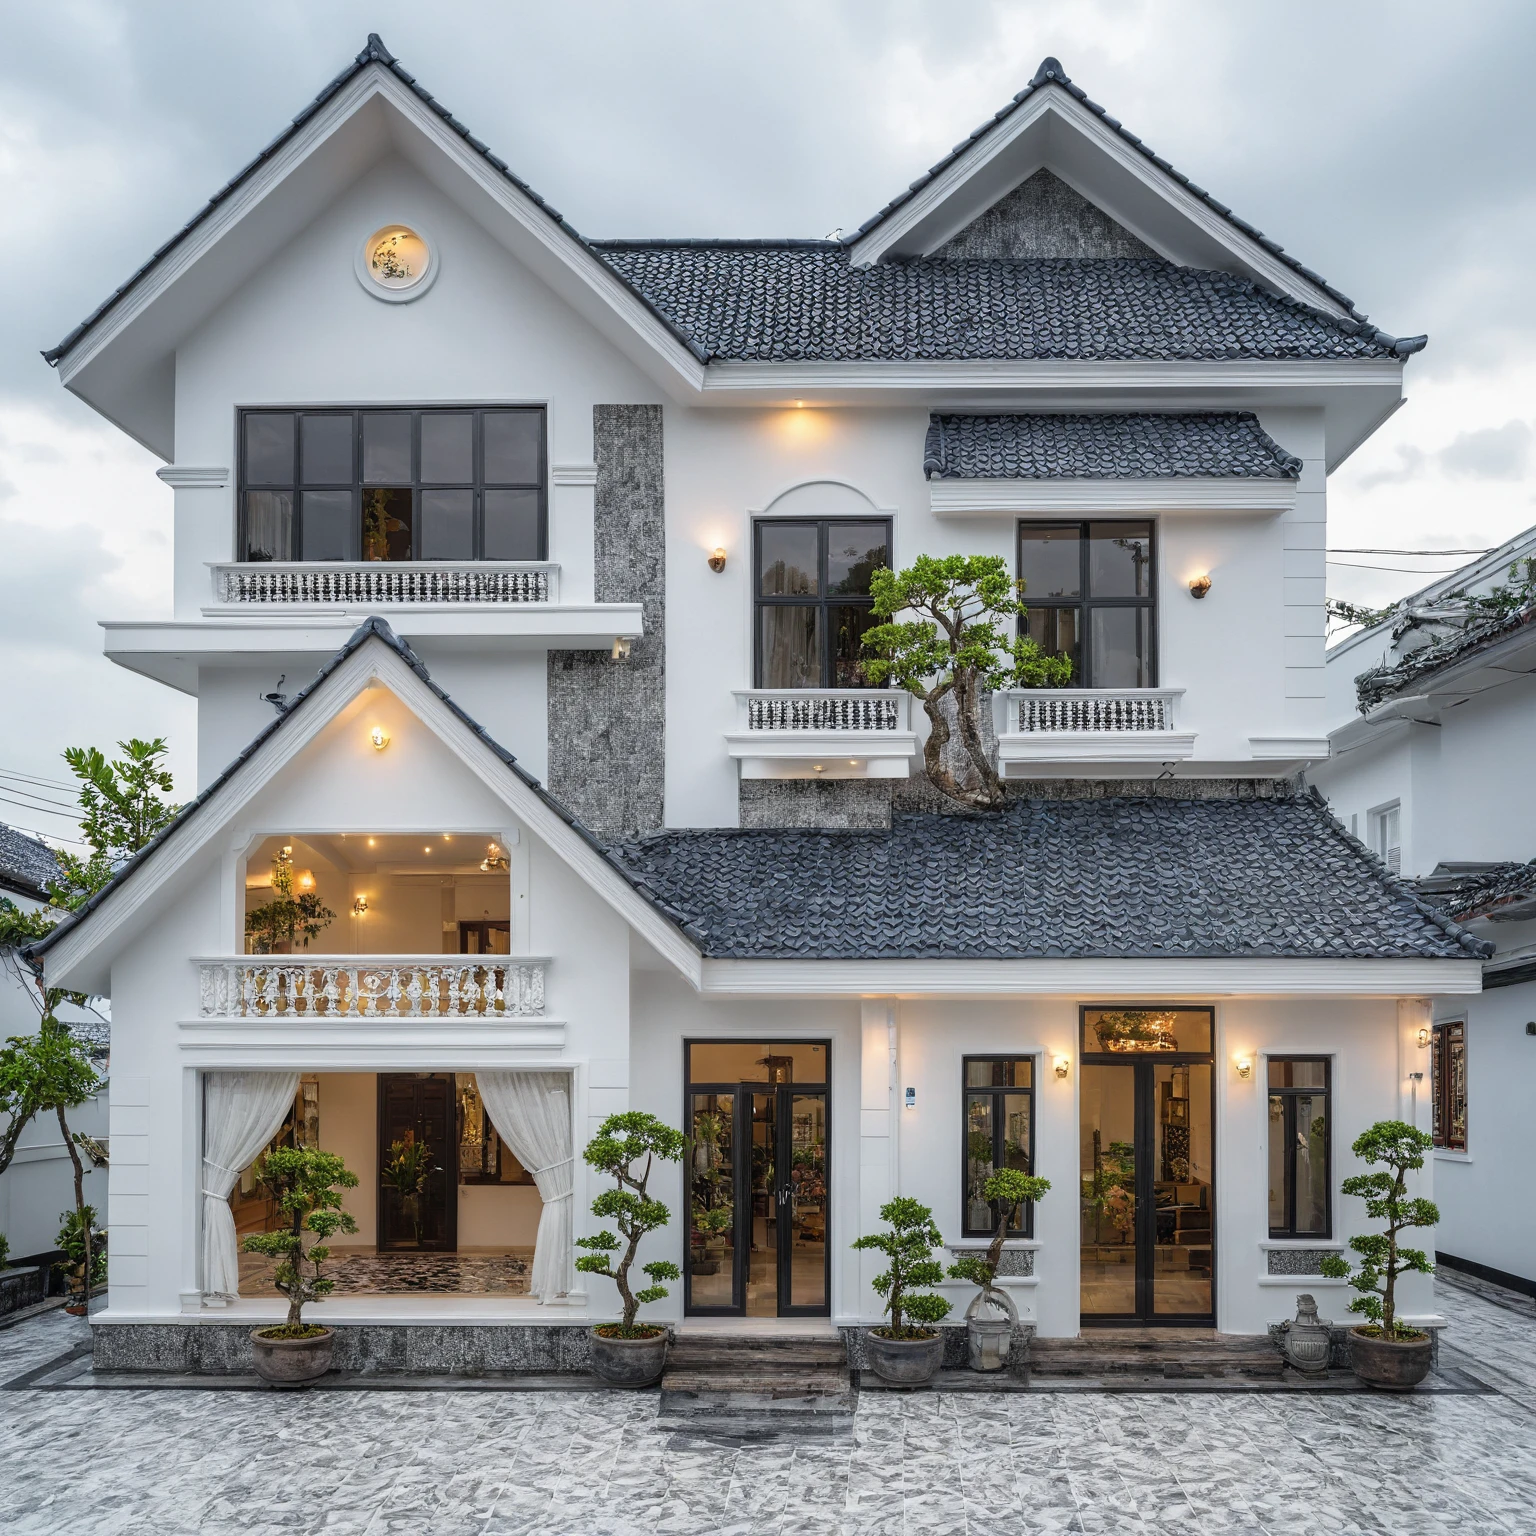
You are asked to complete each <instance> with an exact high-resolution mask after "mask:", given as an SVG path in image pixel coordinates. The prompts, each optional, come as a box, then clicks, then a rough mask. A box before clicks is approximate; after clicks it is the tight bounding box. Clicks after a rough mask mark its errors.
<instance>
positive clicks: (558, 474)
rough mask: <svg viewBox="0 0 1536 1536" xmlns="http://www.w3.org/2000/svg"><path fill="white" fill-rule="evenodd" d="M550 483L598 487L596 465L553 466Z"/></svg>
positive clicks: (550, 472)
mask: <svg viewBox="0 0 1536 1536" xmlns="http://www.w3.org/2000/svg"><path fill="white" fill-rule="evenodd" d="M549 478H550V483H551V484H553V485H596V484H597V465H596V464H551V465H550V466H549Z"/></svg>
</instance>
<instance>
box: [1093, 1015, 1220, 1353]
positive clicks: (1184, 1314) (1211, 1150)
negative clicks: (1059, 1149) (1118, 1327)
mask: <svg viewBox="0 0 1536 1536" xmlns="http://www.w3.org/2000/svg"><path fill="white" fill-rule="evenodd" d="M1096 1026H1097V1027H1096ZM1211 1029H1212V1021H1211V1017H1210V1014H1209V1010H1204V1009H1153V1008H1145V1009H1141V1008H1131V1009H1113V1010H1109V1009H1102V1010H1101V1009H1092V1010H1084V1031H1083V1035H1084V1047H1085V1049H1084V1054H1083V1060H1082V1068H1081V1073H1082V1081H1081V1085H1080V1093H1079V1115H1080V1133H1081V1134H1080V1141H1079V1149H1080V1159H1081V1163H1080V1174H1081V1180H1080V1189H1081V1289H1082V1322H1083V1324H1084V1326H1095V1325H1107V1324H1116V1323H1160V1324H1185V1323H1187V1324H1192V1325H1205V1326H1209V1325H1210V1324H1211V1323H1212V1322H1213V1321H1214V1319H1215V1262H1214V1260H1215V1214H1216V1210H1215V1207H1216V1171H1215V1069H1214V1066H1213V1059H1212V1056H1211V1055H1210V1045H1211ZM1094 1045H1097V1046H1099V1047H1100V1049H1099V1050H1097V1051H1094V1050H1092V1049H1091V1047H1092V1046H1094ZM1181 1046H1194V1047H1197V1049H1194V1050H1184V1049H1180V1047H1181ZM1202 1047H1203V1048H1202Z"/></svg>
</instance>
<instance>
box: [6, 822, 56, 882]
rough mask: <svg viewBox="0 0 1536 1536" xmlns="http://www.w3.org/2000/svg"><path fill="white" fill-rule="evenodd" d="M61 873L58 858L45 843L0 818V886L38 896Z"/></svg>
mask: <svg viewBox="0 0 1536 1536" xmlns="http://www.w3.org/2000/svg"><path fill="white" fill-rule="evenodd" d="M63 877H64V872H63V870H61V869H60V868H59V861H58V860H57V859H56V858H55V857H54V855H53V850H52V849H51V848H49V847H48V845H47V844H46V843H43V842H39V841H38V839H37V838H35V837H28V836H27V834H26V833H25V832H18V831H17V830H16V829H15V827H8V826H6V825H5V823H4V822H0V890H5V889H10V890H12V891H19V892H21V893H22V894H24V895H28V896H36V897H38V898H42V897H44V896H46V895H47V893H48V887H49V886H50V885H53V884H56V883H58V882H59V881H61V880H62V879H63Z"/></svg>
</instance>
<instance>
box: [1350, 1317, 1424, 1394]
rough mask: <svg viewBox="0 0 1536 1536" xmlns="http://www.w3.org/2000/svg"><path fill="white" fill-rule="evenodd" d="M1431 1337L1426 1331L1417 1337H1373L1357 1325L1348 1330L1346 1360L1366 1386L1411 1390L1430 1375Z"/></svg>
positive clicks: (1389, 1390) (1382, 1389)
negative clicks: (1347, 1358)
mask: <svg viewBox="0 0 1536 1536" xmlns="http://www.w3.org/2000/svg"><path fill="white" fill-rule="evenodd" d="M1432 1348H1433V1341H1432V1340H1431V1338H1430V1336H1429V1335H1428V1334H1427V1333H1426V1334H1425V1335H1424V1336H1423V1337H1422V1338H1417V1339H1373V1338H1371V1337H1370V1335H1369V1334H1366V1333H1363V1332H1361V1330H1360V1329H1358V1328H1351V1329H1350V1330H1349V1363H1350V1364H1351V1365H1352V1366H1353V1367H1354V1371H1355V1375H1356V1376H1358V1377H1359V1378H1360V1380H1361V1381H1363V1382H1364V1383H1365V1384H1366V1386H1368V1387H1378V1388H1380V1389H1381V1391H1383V1392H1411V1391H1412V1390H1413V1388H1415V1387H1416V1386H1418V1384H1419V1383H1420V1382H1421V1381H1423V1380H1424V1378H1425V1377H1426V1376H1428V1375H1429V1360H1430V1351H1431V1349H1432Z"/></svg>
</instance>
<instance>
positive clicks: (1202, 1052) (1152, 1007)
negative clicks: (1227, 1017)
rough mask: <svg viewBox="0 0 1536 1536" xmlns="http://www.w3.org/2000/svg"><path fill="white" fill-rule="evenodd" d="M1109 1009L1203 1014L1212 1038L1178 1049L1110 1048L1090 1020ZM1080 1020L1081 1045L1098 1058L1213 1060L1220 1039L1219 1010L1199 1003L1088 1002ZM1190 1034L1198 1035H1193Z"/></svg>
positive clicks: (1086, 1053) (1088, 1057)
mask: <svg viewBox="0 0 1536 1536" xmlns="http://www.w3.org/2000/svg"><path fill="white" fill-rule="evenodd" d="M1106 1013H1149V1014H1182V1015H1185V1016H1194V1015H1199V1016H1200V1017H1201V1018H1202V1019H1203V1020H1204V1027H1205V1037H1204V1038H1205V1039H1206V1041H1208V1042H1210V1043H1208V1044H1207V1045H1205V1046H1181V1048H1180V1049H1178V1050H1172V1051H1168V1050H1158V1049H1155V1048H1154V1049H1142V1050H1136V1049H1124V1050H1115V1051H1112V1050H1107V1049H1106V1048H1105V1047H1104V1045H1103V1044H1102V1043H1101V1042H1100V1040H1099V1038H1098V1035H1097V1032H1096V1031H1095V1029H1094V1027H1093V1026H1092V1025H1091V1024H1090V1023H1089V1015H1090V1014H1093V1015H1095V1016H1102V1015H1103V1014H1106ZM1078 1020H1079V1041H1080V1046H1079V1048H1080V1049H1081V1051H1082V1054H1083V1057H1084V1059H1085V1060H1093V1061H1097V1062H1111V1061H1136V1060H1138V1059H1141V1060H1151V1061H1166V1062H1170V1063H1172V1064H1174V1065H1178V1064H1180V1063H1182V1062H1187V1061H1209V1060H1210V1059H1211V1054H1212V1050H1213V1048H1214V1043H1215V1039H1216V1010H1215V1009H1214V1008H1207V1007H1202V1006H1201V1005H1199V1004H1195V1003H1084V1004H1082V1005H1081V1006H1080V1007H1079V1009H1078ZM1189 1038H1194V1037H1193V1036H1190V1037H1189Z"/></svg>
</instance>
